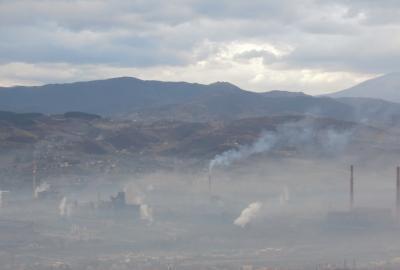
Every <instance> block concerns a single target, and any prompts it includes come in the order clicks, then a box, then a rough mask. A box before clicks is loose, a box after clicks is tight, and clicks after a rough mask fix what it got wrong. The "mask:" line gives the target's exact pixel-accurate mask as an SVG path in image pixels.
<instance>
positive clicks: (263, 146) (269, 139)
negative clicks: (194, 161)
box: [209, 133, 276, 172]
mask: <svg viewBox="0 0 400 270" xmlns="http://www.w3.org/2000/svg"><path fill="white" fill-rule="evenodd" d="M275 142H276V136H275V135H274V134H271V133H263V134H262V135H261V137H260V139H258V140H257V141H256V142H255V143H253V144H252V145H241V146H239V148H238V149H231V150H228V151H225V152H223V153H222V154H219V155H217V156H215V157H214V159H213V160H211V161H210V165H209V171H210V172H211V171H212V169H213V168H214V167H215V166H219V165H224V166H229V165H230V164H231V163H232V162H235V161H238V160H241V159H244V158H248V157H250V156H251V155H253V154H257V153H262V152H266V151H269V150H270V149H271V148H272V147H273V146H274V145H275Z"/></svg>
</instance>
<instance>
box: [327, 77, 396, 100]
mask: <svg viewBox="0 0 400 270" xmlns="http://www.w3.org/2000/svg"><path fill="white" fill-rule="evenodd" d="M329 96H331V97H335V98H337V97H362V98H376V99H384V100H387V101H392V102H400V73H390V74H386V75H383V76H380V77H378V78H374V79H371V80H367V81H365V82H362V83H360V84H358V85H355V86H353V87H351V88H348V89H345V90H342V91H339V92H336V93H333V94H330V95H329Z"/></svg>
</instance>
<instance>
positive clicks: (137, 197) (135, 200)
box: [124, 184, 154, 224]
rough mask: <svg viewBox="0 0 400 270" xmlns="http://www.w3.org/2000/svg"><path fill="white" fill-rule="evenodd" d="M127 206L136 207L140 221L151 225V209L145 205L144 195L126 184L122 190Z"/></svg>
mask: <svg viewBox="0 0 400 270" xmlns="http://www.w3.org/2000/svg"><path fill="white" fill-rule="evenodd" d="M124 191H125V194H126V200H127V203H128V204H132V205H138V206H139V209H140V219H141V220H143V221H146V222H147V223H148V224H151V223H153V221H154V216H153V209H152V208H151V207H150V206H149V205H148V204H146V203H145V195H144V194H143V193H142V192H140V190H139V189H138V188H137V187H135V185H133V184H128V185H127V186H125V188H124Z"/></svg>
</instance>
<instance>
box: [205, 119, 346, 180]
mask: <svg viewBox="0 0 400 270" xmlns="http://www.w3.org/2000/svg"><path fill="white" fill-rule="evenodd" d="M351 135H352V130H350V131H349V130H337V129H334V128H326V127H325V128H323V129H321V128H318V127H317V126H316V125H315V124H314V123H313V122H309V121H305V120H303V121H298V122H292V123H286V124H283V125H280V126H278V127H277V129H276V130H275V131H264V132H262V133H261V135H260V137H259V139H258V140H257V141H255V142H254V143H253V144H251V145H241V146H239V147H238V148H237V149H230V150H228V151H225V152H223V153H222V154H218V155H216V156H215V157H214V158H213V159H212V160H211V161H210V163H209V172H210V173H211V171H212V170H213V168H214V167H215V166H229V165H231V164H232V163H233V162H235V161H239V160H243V159H246V158H248V157H250V156H251V155H254V154H258V153H268V152H270V151H272V150H275V149H280V148H285V147H286V148H287V147H290V148H294V149H298V150H300V149H301V150H302V152H303V153H306V154H321V155H335V154H338V153H340V152H342V151H343V150H344V149H345V147H346V145H347V144H348V142H349V140H350V137H351Z"/></svg>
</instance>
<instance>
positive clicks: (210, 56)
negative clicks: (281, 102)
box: [0, 0, 400, 94]
mask: <svg viewBox="0 0 400 270" xmlns="http://www.w3.org/2000/svg"><path fill="white" fill-rule="evenodd" d="M399 61H400V1H398V0H252V1H248V0H247V1H239V0H237V1H235V0H219V1H217V0H168V1H165V0H108V1H106V0H104V1H100V0H0V85H2V86H9V85H15V84H19V85H21V84H22V85H36V84H44V83H50V82H70V81H79V80H91V79H100V78H109V77H116V76H134V77H139V78H142V79H158V80H170V81H189V82H200V83H211V82H214V81H229V82H232V83H234V84H237V85H238V86H240V87H242V88H244V89H248V90H254V91H267V90H272V89H286V90H293V91H305V92H307V93H310V94H319V93H326V92H330V91H334V90H340V89H343V88H346V87H349V86H352V85H354V84H356V83H358V82H361V81H363V80H365V79H368V78H372V77H375V76H377V75H380V74H384V73H389V72H394V71H398V70H399V67H398V66H399Z"/></svg>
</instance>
